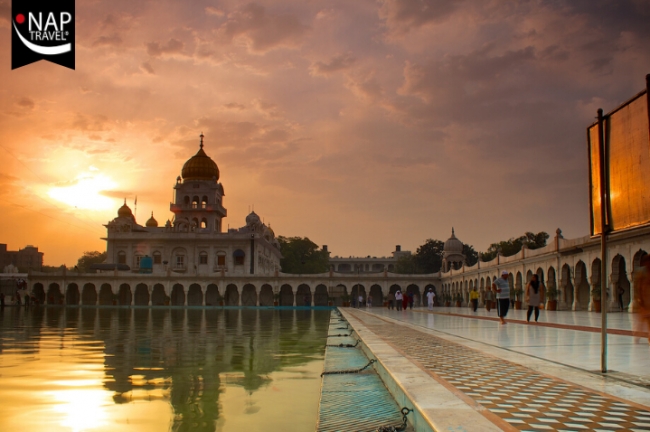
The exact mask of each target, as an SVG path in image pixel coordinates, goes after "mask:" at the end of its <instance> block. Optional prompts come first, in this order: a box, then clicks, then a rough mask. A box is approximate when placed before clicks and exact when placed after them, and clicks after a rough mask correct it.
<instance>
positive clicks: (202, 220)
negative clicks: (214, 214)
mask: <svg viewBox="0 0 650 432" xmlns="http://www.w3.org/2000/svg"><path fill="white" fill-rule="evenodd" d="M207 227H208V220H207V219H206V218H203V219H201V228H207Z"/></svg>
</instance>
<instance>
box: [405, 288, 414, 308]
mask: <svg viewBox="0 0 650 432" xmlns="http://www.w3.org/2000/svg"><path fill="white" fill-rule="evenodd" d="M406 296H407V297H408V303H409V309H411V310H413V301H414V300H413V292H409V293H407V294H406ZM404 310H406V305H405V306H404Z"/></svg>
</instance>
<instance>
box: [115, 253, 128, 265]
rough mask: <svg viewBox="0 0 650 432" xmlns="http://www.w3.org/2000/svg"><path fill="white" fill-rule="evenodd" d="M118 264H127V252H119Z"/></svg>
mask: <svg viewBox="0 0 650 432" xmlns="http://www.w3.org/2000/svg"><path fill="white" fill-rule="evenodd" d="M117 263H118V264H126V252H124V251H119V252H118V253H117Z"/></svg>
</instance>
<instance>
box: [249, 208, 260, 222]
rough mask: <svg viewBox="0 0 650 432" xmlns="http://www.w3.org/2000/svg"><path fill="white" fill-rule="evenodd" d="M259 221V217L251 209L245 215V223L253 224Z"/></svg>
mask: <svg viewBox="0 0 650 432" xmlns="http://www.w3.org/2000/svg"><path fill="white" fill-rule="evenodd" d="M259 222H260V217H259V216H258V215H257V213H255V212H254V211H252V212H251V213H250V214H249V215H248V216H246V225H253V224H256V223H259Z"/></svg>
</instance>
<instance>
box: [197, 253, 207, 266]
mask: <svg viewBox="0 0 650 432" xmlns="http://www.w3.org/2000/svg"><path fill="white" fill-rule="evenodd" d="M207 263H208V253H207V252H206V251H201V252H200V253H199V264H207Z"/></svg>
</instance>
